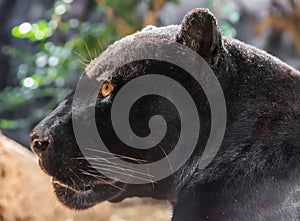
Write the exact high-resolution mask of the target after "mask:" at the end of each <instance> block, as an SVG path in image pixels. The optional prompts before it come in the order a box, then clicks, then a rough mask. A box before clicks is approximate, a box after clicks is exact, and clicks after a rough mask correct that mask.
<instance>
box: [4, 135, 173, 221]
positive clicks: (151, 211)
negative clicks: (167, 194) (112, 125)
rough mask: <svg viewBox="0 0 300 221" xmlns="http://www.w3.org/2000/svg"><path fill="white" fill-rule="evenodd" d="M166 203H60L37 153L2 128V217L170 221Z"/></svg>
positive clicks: (47, 220) (9, 219)
mask: <svg viewBox="0 0 300 221" xmlns="http://www.w3.org/2000/svg"><path fill="white" fill-rule="evenodd" d="M170 216H171V209H170V206H169V205H168V204H167V203H163V202H159V201H155V200H151V199H150V200H149V199H139V198H134V199H127V200H125V201H123V202H122V203H118V204H113V205H112V204H109V203H101V204H99V205H97V206H95V207H93V208H92V209H90V210H87V211H71V210H69V209H67V208H65V207H63V206H62V205H60V204H59V203H58V201H57V200H56V197H55V195H54V194H53V190H52V186H51V180H50V178H49V177H48V176H46V175H45V174H44V173H43V172H42V171H41V170H40V168H39V166H38V164H37V160H36V158H35V156H34V155H33V154H32V152H30V151H29V150H27V149H26V148H24V147H22V146H21V145H19V144H17V143H16V142H14V141H12V140H10V139H8V138H7V137H5V136H3V135H2V134H1V132H0V221H137V220H138V221H150V220H155V221H168V220H170Z"/></svg>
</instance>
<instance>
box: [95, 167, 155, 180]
mask: <svg viewBox="0 0 300 221" xmlns="http://www.w3.org/2000/svg"><path fill="white" fill-rule="evenodd" d="M91 168H92V169H99V170H105V171H109V172H113V173H117V174H121V175H126V176H130V177H132V178H136V179H139V180H144V181H147V182H152V180H149V179H146V178H143V177H138V176H134V175H132V174H128V173H122V172H121V171H117V170H111V169H109V168H103V167H91Z"/></svg>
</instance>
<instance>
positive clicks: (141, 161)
mask: <svg viewBox="0 0 300 221" xmlns="http://www.w3.org/2000/svg"><path fill="white" fill-rule="evenodd" d="M86 149H87V150H90V151H94V152H98V153H104V154H108V155H113V156H117V157H120V158H122V159H127V160H131V161H135V162H137V163H147V161H146V160H143V159H138V158H132V157H128V156H125V155H119V154H115V153H110V152H107V151H102V150H96V149H92V148H86Z"/></svg>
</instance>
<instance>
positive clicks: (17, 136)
mask: <svg viewBox="0 0 300 221" xmlns="http://www.w3.org/2000/svg"><path fill="white" fill-rule="evenodd" d="M196 7H207V8H209V9H210V10H211V11H212V12H213V13H214V14H215V16H216V17H217V19H218V21H219V26H220V28H221V30H222V34H223V36H227V37H230V38H232V37H234V38H237V39H240V40H242V41H244V42H246V43H249V44H252V45H255V46H257V47H259V48H262V49H264V50H266V51H268V52H269V53H271V54H273V55H275V56H277V57H279V58H280V59H282V60H283V61H285V62H287V63H288V64H290V65H291V66H293V67H295V68H296V69H298V70H299V69H300V59H299V58H300V0H251V1H249V0H26V1H24V0H0V22H1V28H0V132H2V133H3V134H4V135H6V136H8V137H10V138H11V139H12V140H15V141H17V142H18V143H21V144H22V145H23V146H25V147H27V148H28V147H29V138H28V134H29V132H30V130H31V129H32V128H33V127H34V125H35V124H36V123H37V122H39V121H40V120H41V119H42V118H43V117H44V116H46V115H47V114H48V113H49V112H50V111H51V110H52V109H53V108H55V107H56V105H57V104H58V103H59V101H61V100H62V99H63V98H64V97H65V95H66V94H67V93H68V92H69V91H70V90H72V88H74V87H75V86H76V83H77V80H78V78H79V77H80V75H81V74H82V73H83V70H84V68H85V65H86V64H87V63H89V61H90V60H92V59H93V58H95V57H97V56H98V55H99V54H100V53H101V52H102V51H103V50H105V48H106V47H107V46H108V45H109V44H111V43H112V42H114V41H116V40H118V39H120V38H121V37H123V36H125V35H128V34H131V33H134V32H136V31H137V30H140V29H141V28H142V27H144V26H145V25H149V24H151V25H156V26H163V25H169V24H180V22H181V20H182V18H183V16H184V15H185V14H186V13H187V12H188V11H190V10H191V9H193V8H196ZM12 140H9V139H7V138H6V137H4V136H2V135H1V133H0V221H53V220H56V221H83V220H89V221H93V220H95V221H96V220H97V221H99V220H103V221H125V220H127V221H131V220H132V221H135V220H139V221H150V220H151V221H152V220H156V221H167V220H170V216H171V209H170V206H169V204H167V203H166V202H158V201H154V200H144V199H133V200H131V199H129V200H125V201H123V202H122V203H120V204H116V205H113V206H112V205H110V204H108V203H102V204H100V205H99V206H96V207H94V208H92V212H91V213H89V212H83V213H81V214H80V213H74V212H70V211H67V210H66V209H65V208H64V207H62V206H59V205H58V203H57V201H56V199H55V197H54V194H52V190H51V187H50V186H51V185H50V180H49V177H47V176H46V175H44V174H43V173H41V171H40V169H39V168H38V166H37V164H36V162H35V158H34V156H33V155H32V153H30V152H29V151H27V152H23V151H22V150H24V151H25V150H26V149H25V148H23V147H22V146H19V145H18V144H17V143H15V142H14V141H12ZM45 205H46V206H45Z"/></svg>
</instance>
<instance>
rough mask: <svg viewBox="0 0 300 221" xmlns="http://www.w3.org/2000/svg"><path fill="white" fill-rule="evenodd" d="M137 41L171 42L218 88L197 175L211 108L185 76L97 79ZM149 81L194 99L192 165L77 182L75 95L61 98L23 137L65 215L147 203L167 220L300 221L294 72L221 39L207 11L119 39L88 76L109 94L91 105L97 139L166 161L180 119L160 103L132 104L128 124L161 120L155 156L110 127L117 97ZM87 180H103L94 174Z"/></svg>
mask: <svg viewBox="0 0 300 221" xmlns="http://www.w3.org/2000/svg"><path fill="white" fill-rule="evenodd" d="M145 38H147V39H152V40H153V42H155V41H161V40H162V39H164V40H168V41H170V42H174V41H177V42H179V43H182V44H185V45H186V46H188V47H190V48H192V49H193V50H195V51H197V52H198V53H199V54H200V55H201V56H203V57H204V59H205V60H206V61H207V62H208V64H209V65H210V66H211V68H212V69H213V71H214V72H215V74H216V76H217V78H218V80H219V82H220V84H221V86H222V88H223V91H224V95H225V99H226V105H227V127H226V132H225V137H224V139H223V142H222V145H221V148H220V150H219V152H218V153H217V155H216V157H215V158H214V159H213V161H212V162H211V163H210V164H209V165H208V166H207V167H206V168H205V169H200V168H199V167H198V166H197V162H198V161H197V160H198V159H199V158H200V156H201V153H202V151H203V147H204V146H205V144H206V141H207V136H208V134H209V131H210V121H211V116H210V108H209V104H208V102H207V99H206V97H205V95H204V93H203V91H202V89H201V88H200V87H199V85H197V84H195V82H194V81H193V79H192V78H191V77H190V76H189V75H188V74H187V73H185V71H183V70H182V69H180V68H179V67H177V66H174V65H171V64H167V63H164V62H159V61H149V60H145V61H140V62H134V63H131V64H128V65H126V66H124V67H122V68H120V69H118V70H117V71H116V72H113V73H111V72H110V73H106V74H102V75H100V73H99V72H98V68H97V67H98V66H99V65H100V66H101V65H102V63H104V62H103V61H109V59H110V58H111V57H113V56H118V54H119V53H127V52H128V51H127V50H126V47H127V46H128V45H131V46H132V47H131V48H130V49H131V50H132V48H134V50H137V51H138V50H143V39H145ZM125 46H126V47H125ZM160 52H161V53H163V51H160ZM111 65H112V66H113V64H111ZM155 73H161V74H163V75H166V76H169V77H172V78H173V79H176V80H177V81H178V82H180V83H181V84H182V85H184V87H185V88H186V89H187V90H188V91H189V93H190V94H191V96H192V97H193V99H194V100H195V103H196V105H197V108H198V110H199V113H200V119H201V125H202V127H201V131H200V138H199V140H198V145H197V148H196V150H195V151H194V153H193V155H192V157H191V158H190V159H189V160H188V161H187V162H186V164H185V165H184V166H183V167H182V168H180V169H179V170H178V171H176V172H175V173H174V174H173V175H171V176H169V177H167V178H166V179H163V180H161V181H158V182H157V183H154V184H144V185H129V184H124V183H121V182H118V181H116V180H111V179H109V178H103V180H104V181H102V182H99V180H97V179H96V178H95V177H93V176H91V175H88V174H86V173H82V170H85V171H86V170H87V169H89V168H90V165H89V163H88V162H87V161H86V160H84V159H82V160H78V159H79V158H80V157H82V154H81V152H80V151H79V148H78V146H77V144H76V141H75V138H74V134H73V130H72V121H71V103H72V96H73V95H69V97H67V98H66V100H65V101H64V102H62V104H61V105H60V106H59V107H58V108H57V109H56V110H55V111H54V112H52V113H51V114H50V116H48V117H47V118H46V119H44V120H43V121H42V122H41V123H40V124H38V125H37V126H36V127H35V129H34V130H33V132H32V134H31V139H32V147H33V149H34V150H35V152H36V153H37V154H38V156H39V157H40V165H41V167H42V168H43V170H45V172H46V173H48V174H49V175H50V176H52V177H53V178H54V181H55V180H56V181H57V182H54V187H55V192H56V194H57V196H58V198H59V199H60V201H61V202H62V203H63V204H64V205H66V206H68V207H71V208H74V209H84V208H88V207H90V206H92V205H95V204H96V203H98V202H101V201H104V200H109V201H111V202H118V201H120V200H122V199H124V198H126V197H132V196H140V197H153V198H157V199H167V200H169V201H170V202H171V203H172V204H173V205H174V212H173V218H172V220H173V221H182V220H184V221H197V220H218V221H219V220H239V221H241V220H245V221H246V220H251V221H252V220H285V221H286V220H299V219H300V210H299V209H300V204H299V202H298V201H299V190H298V188H299V172H300V171H299V170H300V163H299V162H300V161H299V160H300V109H299V108H300V86H299V84H300V73H299V72H298V71H296V70H295V69H293V68H292V67H290V66H288V65H286V64H285V63H283V62H282V61H280V60H278V59H277V58H275V57H273V56H271V55H269V54H267V53H265V52H264V51H261V50H259V49H256V48H254V47H252V46H249V45H246V44H244V43H242V42H239V41H237V40H233V39H227V38H223V37H221V35H220V32H219V30H218V27H217V22H216V20H215V18H214V16H213V15H212V14H211V13H210V12H209V11H208V10H205V9H195V10H193V11H192V12H190V13H189V14H187V16H186V17H185V18H184V20H183V23H182V24H181V26H168V27H162V28H151V29H149V28H148V29H145V30H143V31H142V32H138V33H136V34H134V35H133V36H131V37H129V38H128V37H127V38H124V39H121V40H120V41H119V42H116V43H115V44H113V45H112V46H110V47H109V48H108V49H107V51H105V52H104V53H103V54H102V55H100V56H99V58H97V59H95V60H94V61H93V62H92V63H91V64H90V65H89V66H88V68H87V70H86V74H87V75H88V76H89V77H90V78H102V79H109V80H111V81H112V82H113V83H114V84H115V85H116V88H115V90H114V91H113V93H112V95H111V97H110V99H109V102H105V103H104V102H102V101H103V98H102V97H101V96H99V97H98V100H97V106H96V119H97V126H98V127H99V128H105V130H103V129H102V130H101V131H104V132H100V134H101V133H102V134H101V137H103V139H104V141H105V142H106V143H107V144H108V146H110V147H111V151H112V152H113V153H115V154H119V155H126V156H129V157H132V158H139V159H143V160H146V161H147V162H150V161H155V160H158V159H161V158H163V157H164V152H165V153H169V152H170V151H171V150H172V146H173V145H174V144H175V143H176V140H177V139H178V134H179V133H180V131H179V128H180V121H179V120H178V112H177V111H176V109H175V108H174V107H173V106H172V104H171V103H170V102H168V101H167V100H166V99H164V98H162V97H159V96H148V97H145V99H142V100H141V101H139V102H137V103H136V104H135V106H134V107H133V108H132V109H133V111H132V112H131V116H130V119H131V126H132V129H133V130H134V131H135V132H136V133H137V135H139V136H145V135H147V134H148V133H149V128H148V127H147V122H148V120H149V118H150V117H151V116H153V115H155V114H158V113H159V114H161V115H163V116H164V118H165V119H166V121H167V123H168V131H167V134H166V137H165V139H163V140H162V142H161V143H160V144H159V146H160V147H158V146H156V147H153V148H151V149H150V150H143V151H142V150H136V149H133V148H130V147H128V146H126V145H124V144H122V142H120V140H119V139H118V138H117V136H116V135H115V133H114V131H113V129H112V126H111V122H110V108H111V102H112V101H113V98H114V96H115V94H117V92H118V90H119V89H120V88H121V87H122V86H123V85H124V84H126V82H128V81H130V80H131V79H133V78H135V77H137V76H140V75H144V74H155ZM135 110H136V111H135ZM192 129H193V128H191V130H192ZM87 136H88V135H87ZM37 141H41V142H44V141H46V142H48V143H46V144H47V147H46V148H43V150H42V151H41V148H39V147H40V146H41V145H40V146H38V143H37ZM161 147H162V148H163V150H164V152H162V151H161ZM75 159H77V160H75ZM90 173H91V174H92V175H96V176H99V175H101V174H98V172H97V171H95V170H94V171H90ZM105 182H106V183H105ZM109 183H113V186H112V185H109ZM62 184H65V185H66V186H64V185H62ZM67 186H69V187H71V188H68V187H67ZM74 189H75V191H74ZM84 189H88V190H90V192H84V191H83V190H84ZM76 190H78V191H76Z"/></svg>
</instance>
